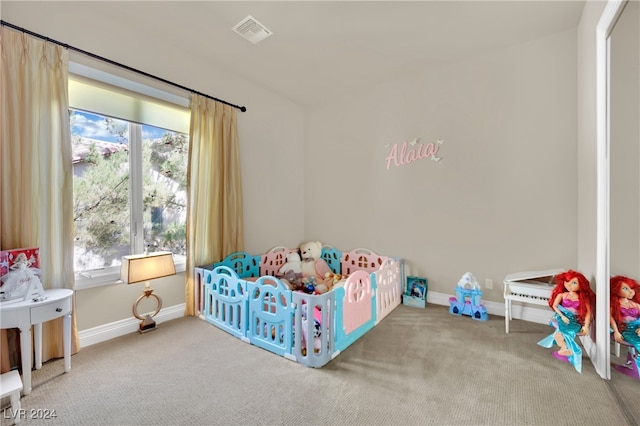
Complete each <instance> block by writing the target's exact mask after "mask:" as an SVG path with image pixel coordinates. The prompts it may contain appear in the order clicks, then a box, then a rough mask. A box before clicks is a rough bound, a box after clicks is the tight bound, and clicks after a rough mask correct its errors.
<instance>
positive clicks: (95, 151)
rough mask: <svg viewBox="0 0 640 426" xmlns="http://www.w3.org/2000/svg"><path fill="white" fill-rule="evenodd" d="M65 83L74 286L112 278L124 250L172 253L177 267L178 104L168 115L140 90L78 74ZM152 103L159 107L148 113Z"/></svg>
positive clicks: (183, 136)
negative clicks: (70, 157) (89, 79)
mask: <svg viewBox="0 0 640 426" xmlns="http://www.w3.org/2000/svg"><path fill="white" fill-rule="evenodd" d="M69 87H70V97H69V99H70V107H71V110H70V114H69V116H70V126H71V144H72V152H73V180H74V182H73V197H74V199H73V214H74V239H75V244H74V246H75V247H74V269H75V272H76V285H77V287H78V288H87V287H92V286H95V285H101V284H106V283H113V282H114V281H116V280H117V279H118V278H119V273H120V264H121V258H122V256H123V255H127V254H138V253H143V252H144V251H145V250H148V251H149V252H152V251H159V250H168V251H171V252H172V253H174V258H175V259H176V266H177V267H178V268H180V266H181V265H184V263H185V256H186V184H187V174H186V172H187V160H188V146H189V137H188V134H187V133H186V132H184V131H179V130H184V129H185V126H184V122H185V119H184V114H185V110H184V108H177V107H174V108H173V110H175V114H174V115H172V114H171V111H172V108H171V106H169V107H167V105H165V104H163V103H157V105H154V102H152V101H149V100H148V99H146V98H145V96H143V95H137V94H136V93H133V92H127V91H124V90H123V89H121V88H116V87H108V86H104V85H100V84H98V83H95V84H92V83H91V82H87V81H82V80H77V81H76V80H74V79H72V80H71V81H70V84H69ZM96 91H99V92H100V93H96ZM105 92H107V93H105ZM72 94H73V95H72ZM107 98H112V99H111V100H110V101H109V102H105V99H107ZM87 100H89V102H87ZM141 105H142V106H141ZM154 106H155V107H160V108H161V109H164V110H165V111H164V112H163V113H162V114H158V113H157V111H156V113H155V114H154V113H153V111H152V110H153V109H154ZM167 108H168V114H167V111H166V109H167ZM132 111H133V112H134V113H131V112H132ZM141 111H146V112H145V113H144V114H141V113H140V112H141ZM149 111H152V112H151V113H150V112H149ZM175 115H179V116H181V118H180V117H178V119H177V121H176V117H175ZM163 116H164V118H163ZM143 120H144V121H143ZM180 120H182V122H183V124H182V125H176V124H175V123H176V122H180ZM186 122H187V123H188V112H187V120H186ZM163 123H166V124H167V126H171V127H174V129H173V130H170V129H169V128H168V127H165V126H163V125H162V124H163ZM187 126H188V124H187ZM178 127H182V129H177V130H176V129H175V128H178ZM187 128H188V127H187Z"/></svg>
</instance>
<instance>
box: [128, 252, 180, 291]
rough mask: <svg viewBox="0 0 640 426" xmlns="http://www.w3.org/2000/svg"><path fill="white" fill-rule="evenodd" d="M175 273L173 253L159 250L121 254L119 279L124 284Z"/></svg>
mask: <svg viewBox="0 0 640 426" xmlns="http://www.w3.org/2000/svg"><path fill="white" fill-rule="evenodd" d="M175 274H176V266H175V264H174V263H173V253H171V252H168V251H161V252H156V253H150V254H140V255H132V256H122V266H121V267H120V279H121V280H122V281H124V283H125V284H134V283H139V282H141V281H148V280H153V279H156V278H162V277H168V276H169V275H175Z"/></svg>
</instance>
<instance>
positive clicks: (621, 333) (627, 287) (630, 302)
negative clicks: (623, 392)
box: [609, 275, 640, 379]
mask: <svg viewBox="0 0 640 426" xmlns="http://www.w3.org/2000/svg"><path fill="white" fill-rule="evenodd" d="M609 289H610V292H611V293H610V298H609V302H610V312H611V317H610V324H611V330H612V333H613V340H615V341H616V342H618V343H621V344H623V345H625V346H627V347H628V353H627V362H626V363H625V364H624V365H614V366H613V367H614V368H615V369H616V370H618V371H619V372H621V373H623V374H626V375H627V376H631V377H634V378H636V379H640V373H639V372H640V356H639V355H638V354H639V353H640V284H638V282H637V281H636V280H634V279H632V278H629V277H625V276H622V275H616V276H615V277H613V278H611V280H610V281H609Z"/></svg>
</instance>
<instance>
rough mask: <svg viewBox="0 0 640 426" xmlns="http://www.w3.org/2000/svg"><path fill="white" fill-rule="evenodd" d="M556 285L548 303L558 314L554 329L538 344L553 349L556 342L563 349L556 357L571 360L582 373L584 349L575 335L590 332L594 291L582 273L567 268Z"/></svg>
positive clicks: (554, 318) (554, 319) (555, 316)
mask: <svg viewBox="0 0 640 426" xmlns="http://www.w3.org/2000/svg"><path fill="white" fill-rule="evenodd" d="M554 280H555V283H556V286H555V287H554V289H553V291H552V292H551V297H550V298H549V306H550V307H551V309H553V311H554V312H555V314H554V315H553V318H552V319H551V322H550V324H549V325H551V326H552V327H554V328H555V331H554V332H553V333H551V334H550V335H549V336H547V337H545V338H544V339H542V340H540V341H539V342H538V345H540V346H542V347H545V348H551V347H552V346H553V345H554V344H556V345H558V346H559V347H560V349H558V350H557V351H554V352H553V356H554V357H555V358H557V359H559V360H560V361H564V362H568V363H570V364H571V365H573V367H574V368H575V369H576V371H577V372H578V373H581V372H582V350H581V349H580V346H579V345H578V343H577V342H576V340H575V338H576V336H578V335H580V336H584V335H587V334H588V333H589V327H590V325H591V319H592V316H593V307H594V303H595V298H596V296H595V293H594V292H593V290H591V287H590V286H589V281H588V280H587V278H586V277H585V276H584V275H582V274H581V273H580V272H576V271H574V270H571V269H570V270H568V271H566V272H562V273H560V274H558V275H556V276H555V278H554Z"/></svg>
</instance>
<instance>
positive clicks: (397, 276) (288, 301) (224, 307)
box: [195, 246, 404, 367]
mask: <svg viewBox="0 0 640 426" xmlns="http://www.w3.org/2000/svg"><path fill="white" fill-rule="evenodd" d="M292 251H296V250H295V249H288V248H286V247H276V248H274V249H271V250H270V251H268V252H267V253H265V254H263V255H257V256H253V255H250V254H248V253H245V252H237V253H233V254H230V255H229V256H227V257H226V258H225V259H223V260H222V261H221V262H218V263H215V264H213V265H208V266H204V267H198V268H196V269H195V278H196V286H195V303H196V310H197V311H198V315H199V316H200V317H201V318H203V319H205V320H206V321H208V322H210V323H211V324H213V325H215V326H217V327H219V328H220V329H222V330H224V331H226V332H228V333H229V334H231V335H233V336H236V337H238V338H239V339H242V340H243V341H245V342H248V343H251V344H253V345H255V346H258V347H261V348H263V349H266V350H268V351H271V352H273V353H275V354H278V355H281V356H283V357H285V358H287V359H290V360H293V361H296V362H299V363H301V364H303V365H306V366H309V367H322V366H323V365H325V364H326V363H328V362H329V361H331V360H332V359H333V358H335V357H336V356H337V355H338V354H339V353H340V352H341V351H343V350H345V349H346V348H347V347H348V346H349V345H351V344H352V343H353V342H355V341H356V340H357V339H359V338H360V337H361V336H363V335H364V334H365V333H367V332H368V331H369V330H371V329H372V328H373V327H374V326H375V325H376V324H378V322H380V321H381V320H382V319H383V318H384V317H385V316H387V315H388V314H389V313H390V312H391V311H392V310H393V309H395V308H396V307H397V306H398V305H399V304H400V303H401V299H402V292H403V283H404V268H403V262H402V260H401V259H397V258H391V257H386V256H379V255H377V254H375V253H374V252H372V251H370V250H368V249H355V250H352V251H350V252H344V253H342V252H340V251H339V250H337V249H335V248H334V247H330V246H324V247H323V249H322V258H323V259H324V260H325V261H326V262H327V264H328V265H329V267H330V268H331V270H332V271H333V272H334V273H336V274H341V275H343V276H345V275H346V276H347V278H346V279H345V280H342V281H340V282H339V283H338V284H336V285H335V286H334V288H333V289H332V290H331V291H328V292H326V293H324V294H320V295H314V294H306V293H303V292H298V291H291V290H289V289H288V288H287V287H286V286H285V285H284V284H283V283H282V282H281V281H280V280H279V279H278V278H276V277H275V275H276V273H277V271H278V270H279V269H280V267H281V266H282V265H283V264H284V263H285V262H286V257H287V254H289V253H290V252H292Z"/></svg>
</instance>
